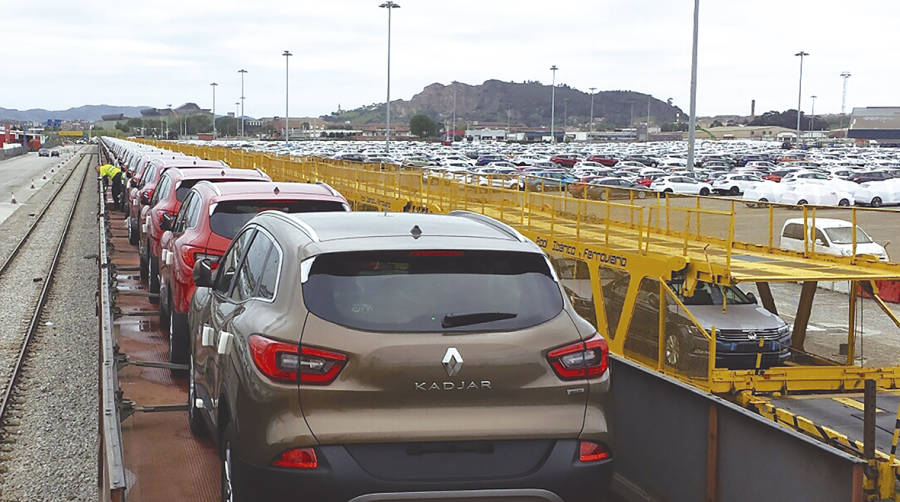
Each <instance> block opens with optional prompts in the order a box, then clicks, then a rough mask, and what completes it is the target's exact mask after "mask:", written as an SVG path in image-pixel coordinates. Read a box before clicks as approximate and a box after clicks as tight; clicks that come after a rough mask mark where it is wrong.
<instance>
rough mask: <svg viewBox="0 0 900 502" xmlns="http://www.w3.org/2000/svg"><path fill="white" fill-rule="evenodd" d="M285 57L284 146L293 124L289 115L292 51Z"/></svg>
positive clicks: (284, 54) (287, 52) (286, 53)
mask: <svg viewBox="0 0 900 502" xmlns="http://www.w3.org/2000/svg"><path fill="white" fill-rule="evenodd" d="M281 55H282V56H284V144H285V145H286V144H287V142H288V124H289V123H290V122H291V115H290V114H289V113H288V61H289V58H290V57H291V56H293V54H291V51H284V52H282V53H281Z"/></svg>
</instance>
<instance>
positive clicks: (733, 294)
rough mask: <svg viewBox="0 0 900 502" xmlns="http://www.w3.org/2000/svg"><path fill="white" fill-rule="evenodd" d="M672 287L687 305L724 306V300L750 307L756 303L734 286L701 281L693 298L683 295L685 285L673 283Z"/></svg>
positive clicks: (695, 289)
mask: <svg viewBox="0 0 900 502" xmlns="http://www.w3.org/2000/svg"><path fill="white" fill-rule="evenodd" d="M671 286H672V289H674V290H675V292H676V293H677V294H678V298H679V299H680V300H681V302H682V303H684V304H685V305H722V299H723V298H724V299H725V300H726V301H727V304H728V305H750V304H752V303H754V302H753V301H752V300H750V298H749V297H747V295H746V294H744V292H743V291H741V290H740V289H738V288H736V287H733V286H718V285H716V284H711V283H708V282H703V281H700V282H698V283H697V287H696V288H694V295H693V296H684V295H683V294H682V293H681V291H682V287H683V286H684V283H681V282H676V283H672V284H671Z"/></svg>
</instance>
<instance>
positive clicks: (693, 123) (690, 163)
mask: <svg viewBox="0 0 900 502" xmlns="http://www.w3.org/2000/svg"><path fill="white" fill-rule="evenodd" d="M699 24H700V0H694V41H693V46H692V47H691V109H690V113H691V115H690V119H689V120H688V152H687V168H688V171H690V172H693V171H694V139H695V138H696V136H697V32H698V29H699Z"/></svg>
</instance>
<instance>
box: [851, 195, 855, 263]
mask: <svg viewBox="0 0 900 502" xmlns="http://www.w3.org/2000/svg"><path fill="white" fill-rule="evenodd" d="M850 218H851V219H852V225H853V231H852V232H851V235H852V236H853V237H852V239H853V241H852V244H853V245H852V248H851V250H852V253H851V257H850V262H851V263H853V264H856V208H855V207H854V208H852V209H850Z"/></svg>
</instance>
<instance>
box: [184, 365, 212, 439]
mask: <svg viewBox="0 0 900 502" xmlns="http://www.w3.org/2000/svg"><path fill="white" fill-rule="evenodd" d="M189 365H190V369H189V370H188V426H190V428H191V434H193V435H194V436H195V437H201V438H202V437H206V436H207V433H208V431H207V430H206V424H205V423H204V422H203V416H201V415H200V413H201V412H200V410H199V409H198V408H197V407H196V406H195V403H196V402H197V394H196V392H195V391H194V389H195V388H196V384H195V383H194V356H191V357H190V363H189Z"/></svg>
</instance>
